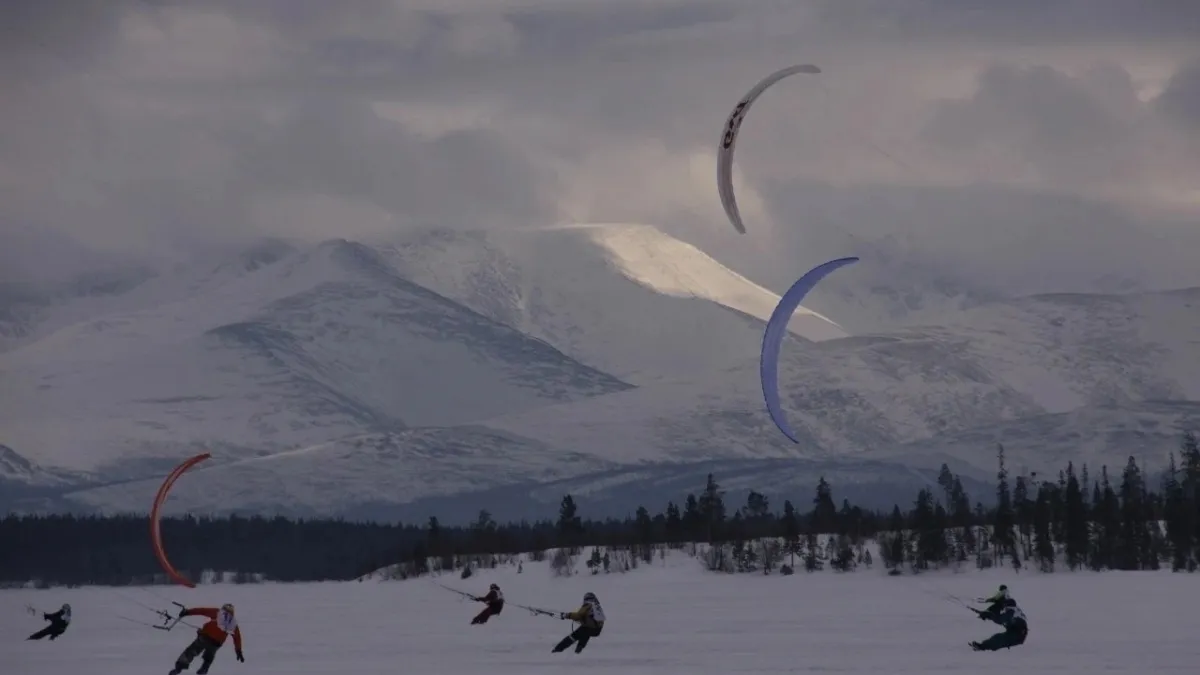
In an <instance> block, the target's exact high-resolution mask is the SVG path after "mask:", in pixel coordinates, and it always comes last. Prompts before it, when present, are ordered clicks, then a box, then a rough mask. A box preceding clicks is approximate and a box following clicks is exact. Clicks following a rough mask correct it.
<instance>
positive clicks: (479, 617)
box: [471, 605, 504, 626]
mask: <svg viewBox="0 0 1200 675" xmlns="http://www.w3.org/2000/svg"><path fill="white" fill-rule="evenodd" d="M503 609H504V607H503V606H502V605H488V606H487V607H484V608H483V611H482V612H480V613H478V614H476V615H475V618H474V619H471V625H472V626H474V625H475V624H480V623H487V620H488V619H490V618H492V617H493V616H496V615H497V614H499V613H500V612H501V610H503Z"/></svg>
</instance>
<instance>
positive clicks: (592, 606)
mask: <svg viewBox="0 0 1200 675" xmlns="http://www.w3.org/2000/svg"><path fill="white" fill-rule="evenodd" d="M559 617H560V618H562V619H564V620H570V621H576V622H578V623H579V627H578V628H576V629H575V630H574V631H573V632H572V633H571V634H570V635H568V636H567V637H565V638H563V639H562V641H561V642H559V643H558V644H556V645H554V649H553V650H552V651H551V653H553V654H557V653H558V652H561V651H564V650H565V649H566V648H567V647H570V646H571V643H575V653H576V654H578V653H579V652H581V651H583V648H584V647H586V646H587V644H588V641H589V640H591V639H592V638H594V637H597V636H599V635H600V632H601V631H602V630H604V608H603V607H601V606H600V601H599V600H597V599H596V594H595V593H590V592H589V593H584V595H583V604H582V605H580V606H579V609H577V610H575V611H574V612H563V613H562V614H560V615H559Z"/></svg>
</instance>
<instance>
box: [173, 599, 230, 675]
mask: <svg viewBox="0 0 1200 675" xmlns="http://www.w3.org/2000/svg"><path fill="white" fill-rule="evenodd" d="M186 616H203V617H207V618H208V622H207V623H205V624H204V625H203V626H201V627H200V629H199V630H197V631H196V639H195V640H193V641H192V644H190V645H188V646H187V649H184V650H183V653H181V654H180V655H179V658H177V659H175V668H174V669H172V670H171V675H179V673H182V672H183V671H185V670H187V669H188V666H190V665H191V663H192V659H195V658H196V657H197V656H200V657H201V658H200V669H199V670H197V671H196V675H204V674H205V673H207V672H208V669H209V667H210V666H212V662H213V658H215V657H216V655H217V650H218V649H220V648H221V645H223V644H225V638H226V637H228V636H229V635H233V650H234V654H236V655H237V660H238V661H239V662H241V663H245V662H246V657H245V656H242V629H241V628H238V624H237V619H236V618H235V617H234V615H233V605H230V604H225V605H221V609H217V608H215V607H193V608H191V609H189V608H187V607H184V608H183V609H181V610H179V618H180V619H182V618H184V617H186Z"/></svg>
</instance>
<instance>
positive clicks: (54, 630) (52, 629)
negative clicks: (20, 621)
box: [25, 622, 67, 640]
mask: <svg viewBox="0 0 1200 675" xmlns="http://www.w3.org/2000/svg"><path fill="white" fill-rule="evenodd" d="M65 632H67V624H65V623H61V622H59V623H51V624H50V625H49V626H46V627H45V628H43V629H41V630H39V631H38V632H36V633H34V634H33V635H30V636H29V637H27V638H25V639H26V640H41V639H42V638H44V637H48V638H50V639H51V640H53V639H54V638H56V637H58V636H59V635H62V634H63V633H65Z"/></svg>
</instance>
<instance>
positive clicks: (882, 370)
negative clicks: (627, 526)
mask: <svg viewBox="0 0 1200 675" xmlns="http://www.w3.org/2000/svg"><path fill="white" fill-rule="evenodd" d="M1197 308H1200V289H1190V290H1185V291H1173V292H1164V293H1146V294H1138V295H1127V296H1119V295H1048V296H1037V297H1031V298H1025V299H1021V300H1016V301H1011V302H1002V303H995V304H991V305H987V306H983V307H979V308H976V309H973V310H968V311H964V312H962V313H961V314H959V315H958V316H956V317H955V318H954V319H953V320H952V321H949V322H947V323H946V324H945V325H943V326H932V327H925V328H907V329H903V330H899V331H896V332H894V333H891V334H879V335H864V336H855V337H851V338H846V339H842V340H833V341H828V342H823V343H819V344H807V345H800V344H790V345H786V344H785V349H784V351H783V356H782V358H781V360H780V368H781V371H782V372H781V377H780V381H781V389H782V393H783V397H784V399H785V407H786V409H787V410H788V411H789V418H790V420H791V421H792V424H793V428H795V429H796V431H797V433H798V434H800V435H801V436H802V438H803V440H804V442H803V443H802V444H801V445H798V446H797V445H794V444H792V443H790V442H789V441H787V440H786V439H784V438H783V437H782V436H781V435H780V434H779V432H778V431H777V430H775V429H774V427H773V425H772V423H771V422H770V420H769V419H768V418H767V416H766V415H765V414H764V413H763V412H762V401H761V398H762V393H761V391H760V389H759V380H758V364H757V362H747V363H742V364H739V365H736V366H733V367H730V368H728V369H727V370H726V371H725V372H721V373H715V374H710V375H708V376H707V378H706V379H704V380H699V381H691V382H678V383H667V384H656V385H651V386H646V387H640V388H638V389H634V390H630V391H626V392H621V393H617V394H613V395H610V396H605V397H602V398H597V399H594V400H591V401H587V402H582V403H579V404H570V405H558V406H552V407H547V408H541V409H536V410H530V411H528V412H524V413H519V414H516V415H512V416H507V417H504V418H501V419H496V420H490V421H488V422H486V424H487V425H488V426H491V427H493V428H496V429H502V430H506V431H511V432H518V433H525V434H527V435H529V436H530V437H532V438H535V439H537V440H539V441H541V442H544V443H548V444H551V445H555V446H559V447H571V448H573V449H575V450H578V451H581V452H592V453H595V454H597V455H603V456H605V457H607V458H610V459H612V458H615V457H620V459H622V460H624V461H631V462H637V461H652V460H655V459H664V458H669V459H671V460H673V461H687V460H688V459H701V458H705V459H711V458H719V457H743V458H756V457H757V458H764V457H781V456H808V457H811V456H814V454H838V455H846V454H855V453H858V454H862V453H871V452H875V451H880V450H884V449H887V448H889V447H893V446H898V445H902V444H907V443H914V442H920V441H924V440H927V439H934V438H938V437H945V436H947V435H951V434H961V433H964V432H966V431H968V430H972V429H982V428H986V427H990V426H992V425H996V424H1001V423H1004V422H1011V421H1015V420H1019V419H1027V418H1033V417H1038V416H1043V415H1048V414H1055V413H1068V412H1071V411H1077V410H1080V409H1086V408H1091V407H1096V408H1112V407H1118V408H1120V407H1126V406H1130V405H1135V404H1137V403H1138V402H1142V401H1200V340H1197V339H1196V338H1195V336H1196V335H1200V311H1197ZM1063 419H1064V420H1066V419H1067V418H1063ZM1061 440H1065V439H1060V442H1061ZM992 447H994V446H993V445H989V446H987V447H984V448H975V449H973V450H974V451H982V452H983V453H984V457H988V456H990V452H991V449H992ZM1068 447H1069V446H1068ZM614 449H618V450H617V452H619V453H620V454H618V455H614ZM651 449H652V450H651ZM964 450H965V449H964ZM1077 450H1078V451H1080V452H1082V451H1084V450H1085V448H1082V447H1080V448H1077ZM1059 454H1060V453H1058V452H1056V453H1055V457H1056V459H1057V456H1058V455H1059ZM1158 458H1161V453H1160V454H1159V457H1158Z"/></svg>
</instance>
